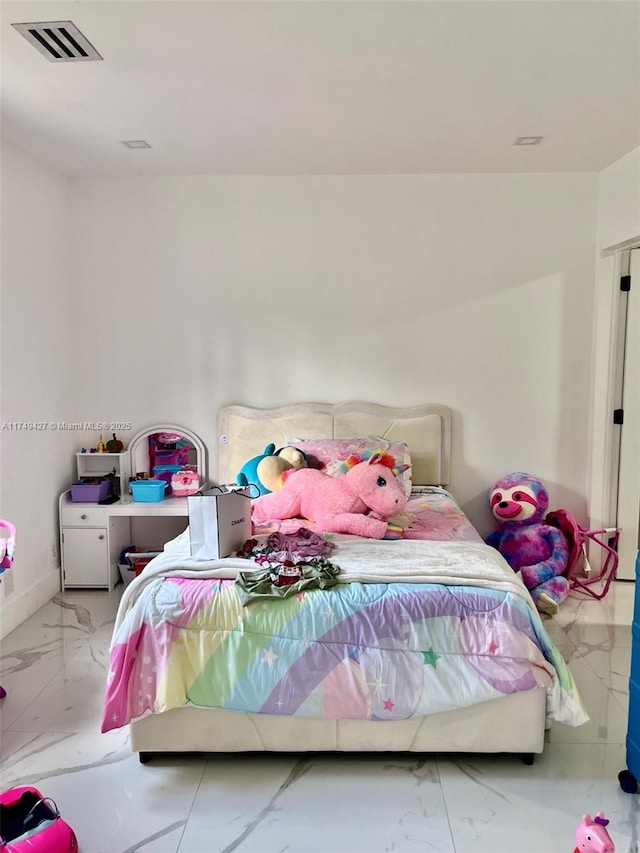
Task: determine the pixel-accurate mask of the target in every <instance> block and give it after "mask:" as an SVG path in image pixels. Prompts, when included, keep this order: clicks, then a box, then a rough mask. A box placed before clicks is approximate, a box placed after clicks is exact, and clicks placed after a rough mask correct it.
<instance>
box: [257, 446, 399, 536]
mask: <svg viewBox="0 0 640 853" xmlns="http://www.w3.org/2000/svg"><path fill="white" fill-rule="evenodd" d="M381 458H382V455H381V454H380V453H374V454H373V455H372V456H370V457H369V459H367V460H366V462H359V463H358V464H357V465H354V466H353V468H350V469H349V471H347V473H346V474H344V475H342V476H340V477H330V476H329V475H328V474H325V473H323V472H322V471H318V470H316V469H315V468H301V469H300V470H298V471H292V472H291V473H290V474H289V476H288V477H287V479H286V480H285V482H284V485H283V487H282V489H280V490H279V491H277V492H271V494H268V495H261V496H260V497H259V498H256V499H255V500H254V501H253V506H252V512H251V515H252V519H253V521H254V522H255V523H256V524H264V523H266V522H269V521H271V520H274V519H285V518H298V517H301V518H308V519H309V520H311V521H313V522H314V524H315V526H316V528H317V529H319V530H322V531H323V532H326V533H352V534H355V535H356V536H366V537H367V538H369V539H384V538H385V537H387V538H398V535H397V531H398V530H399V528H395V527H394V526H393V525H391V526H390V525H388V524H387V521H388V519H390V518H392V517H393V516H394V515H397V514H398V513H401V512H402V511H403V510H404V508H405V506H406V505H407V498H406V495H405V492H404V488H403V487H402V484H401V483H400V481H399V480H398V479H397V478H396V477H395V476H394V474H393V472H392V471H391V469H390V468H388V467H387V466H386V465H383V464H381V462H380V460H381ZM392 531H395V533H394V532H392Z"/></svg>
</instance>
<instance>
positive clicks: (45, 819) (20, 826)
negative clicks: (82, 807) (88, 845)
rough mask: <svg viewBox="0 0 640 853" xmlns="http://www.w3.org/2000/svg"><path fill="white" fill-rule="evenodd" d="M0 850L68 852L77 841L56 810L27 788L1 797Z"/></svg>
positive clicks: (48, 800) (8, 852) (5, 792)
mask: <svg viewBox="0 0 640 853" xmlns="http://www.w3.org/2000/svg"><path fill="white" fill-rule="evenodd" d="M0 848H1V849H2V851H3V853H5V851H6V853H67V851H77V850H78V841H77V839H76V836H75V833H74V831H73V830H72V829H71V827H70V826H69V824H67V823H65V822H64V821H63V820H62V818H61V817H60V812H59V811H58V807H57V806H56V804H55V803H54V802H53V800H51V799H45V798H44V797H43V796H42V794H41V793H40V791H38V789H37V788H32V787H31V786H30V785H26V786H22V787H19V788H11V789H10V790H9V791H4V792H3V793H2V794H0Z"/></svg>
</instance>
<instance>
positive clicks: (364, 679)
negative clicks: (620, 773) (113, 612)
mask: <svg viewBox="0 0 640 853" xmlns="http://www.w3.org/2000/svg"><path fill="white" fill-rule="evenodd" d="M289 522H297V523H298V524H297V526H298V527H299V526H300V520H299V519H297V520H291V519H290V520H288V521H287V523H286V524H284V525H281V526H280V532H281V533H282V532H284V533H286V532H287V529H288V526H289ZM404 526H405V527H406V538H404V539H402V540H399V541H371V540H363V539H360V538H358V537H343V536H336V537H332V543H333V545H334V549H333V551H332V553H331V560H332V562H333V563H334V564H335V565H336V566H337V567H338V568H339V573H338V575H337V583H336V584H335V585H333V586H331V588H329V589H313V588H311V589H304V590H301V591H299V592H298V593H296V594H294V595H291V596H288V597H286V598H277V599H273V598H268V597H267V598H265V599H264V600H256V601H253V602H251V603H249V604H247V605H244V604H243V603H242V597H241V595H240V591H239V587H238V584H237V578H238V573H239V572H241V571H246V570H247V568H251V567H252V566H253V564H252V561H247V560H241V559H238V558H227V559H225V560H215V561H196V560H194V559H193V558H191V557H190V551H189V541H188V531H185V533H184V534H181V535H180V536H179V537H177V538H176V539H175V540H173V541H172V542H170V543H168V544H167V546H166V547H165V551H164V552H163V554H162V555H160V556H159V557H158V558H156V559H155V560H154V561H152V563H150V564H149V566H148V567H147V569H145V571H144V572H143V573H142V574H141V575H140V577H139V578H137V579H136V580H135V581H134V582H133V583H132V584H131V585H130V586H129V587H128V588H127V590H126V591H125V593H124V595H123V598H122V602H121V605H120V609H119V611H118V615H117V619H116V626H115V629H114V635H113V640H112V645H111V652H110V672H109V681H108V685H107V689H106V694H105V706H104V716H103V723H102V729H103V731H109V730H111V729H113V728H118V727H120V726H123V725H126V724H127V723H129V722H131V721H132V720H137V719H140V718H142V717H145V716H147V715H149V714H159V713H163V712H166V711H169V710H175V709H179V708H188V707H192V708H201V709H204V708H210V709H218V710H224V711H240V712H245V713H248V714H256V715H265V716H267V717H289V718H299V719H303V718H307V719H315V720H327V721H354V722H357V721H369V722H378V721H389V722H395V723H398V722H401V721H411V720H414V721H415V720H419V719H420V718H423V717H425V716H430V715H436V714H440V713H443V712H448V711H456V710H459V709H469V708H473V707H474V706H475V705H478V704H483V703H488V702H492V701H493V700H495V699H499V698H501V697H505V696H513V695H515V694H524V693H528V692H530V691H540V690H543V691H544V694H545V696H546V714H547V717H548V719H549V720H557V721H560V722H563V723H567V724H569V725H580V724H581V723H583V722H585V721H586V720H587V719H588V717H587V715H586V713H585V711H584V708H583V705H582V702H581V699H580V696H579V694H578V691H577V689H576V686H575V683H574V681H573V678H572V676H571V673H570V672H569V670H568V668H567V666H566V664H565V663H564V661H563V659H562V657H561V655H560V654H559V652H558V650H557V649H556V648H555V647H554V645H553V643H552V642H551V640H550V639H549V637H548V635H547V633H546V631H545V629H544V626H543V624H542V622H541V620H540V617H539V614H538V613H537V611H536V609H535V606H534V605H533V602H532V601H531V598H530V596H529V593H528V591H527V590H526V588H525V587H524V585H523V584H522V583H521V581H520V580H519V578H518V577H517V576H516V575H515V574H514V573H513V572H512V570H511V569H510V568H509V567H508V565H507V564H506V563H505V561H504V560H503V558H502V557H501V556H500V554H499V553H498V552H497V551H495V550H494V549H492V548H489V547H488V546H486V545H485V544H484V543H483V542H482V540H481V538H480V536H479V535H478V533H477V532H476V531H475V530H474V528H473V527H472V525H471V524H470V523H469V522H468V520H467V519H466V517H465V516H464V514H463V513H462V511H461V510H460V508H459V506H458V505H457V504H456V502H455V500H454V498H453V497H452V496H451V495H450V494H449V493H448V492H446V491H445V490H444V489H439V488H429V489H424V490H421V491H419V492H417V493H415V494H413V495H412V497H411V499H410V501H409V503H408V505H407V509H406V511H405V518H404ZM283 527H284V530H283ZM272 530H273V527H269V528H267V529H264V530H262V531H259V533H260V534H261V535H263V536H267V535H269V532H270V531H272ZM255 568H256V569H258V568H259V567H258V566H257V565H255Z"/></svg>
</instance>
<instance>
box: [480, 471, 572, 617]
mask: <svg viewBox="0 0 640 853" xmlns="http://www.w3.org/2000/svg"><path fill="white" fill-rule="evenodd" d="M489 502H490V505H491V512H492V513H493V515H494V518H495V519H496V521H498V523H499V525H500V527H499V529H498V530H495V531H494V532H493V533H490V534H489V536H488V537H487V539H486V542H487V544H488V545H492V546H493V547H494V548H496V549H497V550H498V551H500V553H501V554H502V556H503V557H504V558H505V560H506V561H507V563H509V565H510V566H511V568H512V569H513V570H514V571H516V572H520V576H521V578H522V580H523V582H524V585H525V586H526V587H527V589H528V590H529V592H530V593H531V597H532V598H533V600H534V602H535V604H536V607H537V608H538V610H540V611H541V612H542V613H548V614H549V615H550V616H553V615H554V614H555V613H557V612H558V607H559V606H560V604H561V603H562V602H563V601H564V599H565V598H566V597H567V594H568V592H569V581H568V579H567V578H566V577H563V574H564V572H565V571H566V570H567V565H568V561H569V543H568V541H567V538H566V536H565V535H564V533H562V532H561V531H560V530H558V528H557V527H552V525H550V524H547V523H546V522H545V521H544V516H545V513H546V511H547V508H548V506H549V496H548V494H547V490H546V489H545V487H544V486H543V484H542V483H541V482H540V480H538V479H537V478H536V477H532V476H531V474H525V473H524V472H522V471H518V472H516V473H514V474H508V475H507V476H506V477H502V479H500V480H498V481H497V483H495V484H494V486H493V488H492V490H491V493H490V495H489Z"/></svg>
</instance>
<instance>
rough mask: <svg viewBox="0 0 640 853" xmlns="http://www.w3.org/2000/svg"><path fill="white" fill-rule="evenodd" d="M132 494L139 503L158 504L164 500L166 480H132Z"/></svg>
mask: <svg viewBox="0 0 640 853" xmlns="http://www.w3.org/2000/svg"><path fill="white" fill-rule="evenodd" d="M129 485H130V486H131V494H132V495H133V499H134V501H137V502H139V503H158V502H159V501H163V500H164V490H165V489H166V487H167V483H166V482H165V480H132V481H131V483H130V484H129Z"/></svg>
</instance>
